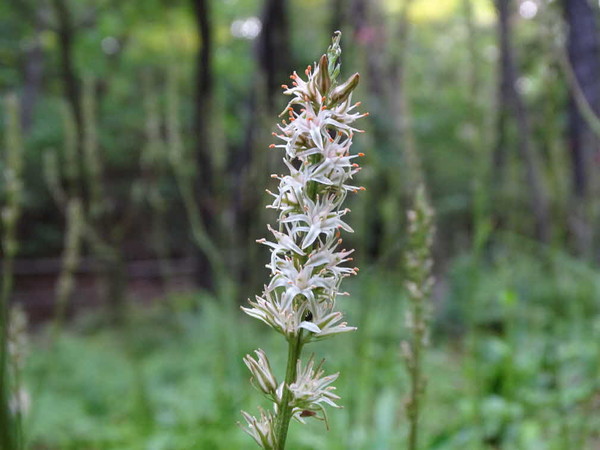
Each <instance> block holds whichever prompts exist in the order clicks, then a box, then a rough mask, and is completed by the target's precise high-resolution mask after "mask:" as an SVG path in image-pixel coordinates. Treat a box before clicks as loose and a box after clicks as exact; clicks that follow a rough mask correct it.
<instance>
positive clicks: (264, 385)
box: [244, 349, 277, 396]
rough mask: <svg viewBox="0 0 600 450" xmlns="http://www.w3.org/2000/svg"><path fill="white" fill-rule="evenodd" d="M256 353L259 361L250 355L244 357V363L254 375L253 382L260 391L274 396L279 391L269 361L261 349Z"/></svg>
mask: <svg viewBox="0 0 600 450" xmlns="http://www.w3.org/2000/svg"><path fill="white" fill-rule="evenodd" d="M254 353H256V356H257V359H254V358H252V356H250V355H246V356H245V357H244V363H245V364H246V367H248V370H250V372H251V373H252V379H251V382H253V381H255V382H256V385H255V386H256V387H257V388H258V389H260V390H261V391H262V392H264V393H265V394H267V395H271V396H272V395H273V394H274V393H275V391H276V390H277V380H276V379H275V375H273V372H272V371H271V365H270V364H269V359H268V358H267V355H265V352H263V351H262V350H261V349H258V350H255V351H254ZM253 384H254V383H253Z"/></svg>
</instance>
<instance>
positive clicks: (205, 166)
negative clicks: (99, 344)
mask: <svg viewBox="0 0 600 450" xmlns="http://www.w3.org/2000/svg"><path fill="white" fill-rule="evenodd" d="M192 6H193V11H194V18H195V20H196V27H197V33H198V37H199V41H200V42H199V48H198V53H197V55H196V76H195V100H194V101H195V113H194V127H193V133H194V135H195V137H196V143H195V155H196V163H197V169H198V176H197V178H196V180H197V181H196V195H197V199H198V202H199V205H198V206H199V209H200V211H201V215H202V220H203V221H204V223H205V226H206V229H207V231H208V233H209V235H210V236H213V237H214V233H215V229H216V225H215V224H216V220H215V217H216V215H217V214H218V205H217V201H216V193H215V192H214V189H213V187H214V173H213V168H214V158H213V155H212V149H213V142H212V139H211V114H212V110H213V101H214V98H213V85H214V78H213V33H212V27H211V3H210V0H192ZM196 257H197V271H196V278H197V282H198V284H199V285H200V286H201V287H204V288H212V287H214V282H213V281H214V280H213V278H214V275H215V274H214V273H212V271H211V268H210V261H209V259H208V258H207V257H206V255H205V254H204V253H203V252H201V251H198V252H197V253H196Z"/></svg>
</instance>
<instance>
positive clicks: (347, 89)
mask: <svg viewBox="0 0 600 450" xmlns="http://www.w3.org/2000/svg"><path fill="white" fill-rule="evenodd" d="M359 79H360V75H359V74H358V73H355V74H354V75H352V76H351V77H350V78H348V80H347V81H346V82H345V83H344V84H342V85H340V86H338V87H336V88H335V89H334V90H333V92H332V93H331V96H330V97H329V102H330V104H338V103H342V102H344V101H346V100H347V99H348V97H349V96H350V94H351V93H352V91H353V90H354V89H355V88H356V86H358V81H359Z"/></svg>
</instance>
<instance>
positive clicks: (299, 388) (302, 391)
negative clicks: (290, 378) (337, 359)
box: [289, 356, 341, 422]
mask: <svg viewBox="0 0 600 450" xmlns="http://www.w3.org/2000/svg"><path fill="white" fill-rule="evenodd" d="M322 365H323V362H321V363H320V364H319V365H318V366H317V367H316V368H315V367H314V358H313V357H312V356H311V357H310V359H309V360H308V362H307V363H306V367H305V368H302V365H301V363H300V361H298V367H297V372H298V375H297V377H296V381H295V382H294V383H292V384H291V385H290V386H289V389H290V391H291V392H292V395H293V398H292V401H291V406H292V407H293V414H294V417H295V418H296V419H297V420H299V421H301V422H303V417H315V418H317V419H322V420H327V416H326V414H325V409H324V408H323V406H324V404H327V405H329V406H332V407H334V408H341V406H339V405H338V404H337V403H336V401H338V400H339V399H340V397H339V396H338V395H336V394H334V392H333V391H335V387H334V386H331V383H333V382H334V381H335V380H337V378H338V376H339V373H334V374H332V375H328V376H325V377H324V376H323V373H324V372H323V370H322V369H321V366H322ZM318 413H321V414H322V416H319V415H318Z"/></svg>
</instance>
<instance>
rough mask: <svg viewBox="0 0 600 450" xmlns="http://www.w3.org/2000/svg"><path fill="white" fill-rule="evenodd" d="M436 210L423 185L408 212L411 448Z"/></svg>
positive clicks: (406, 345) (405, 351) (421, 388)
mask: <svg viewBox="0 0 600 450" xmlns="http://www.w3.org/2000/svg"><path fill="white" fill-rule="evenodd" d="M433 235H434V225H433V210H432V208H431V206H430V204H429V201H428V199H427V194H426V192H425V188H424V186H423V185H422V184H420V185H419V186H418V187H417V189H416V192H415V197H414V206H413V209H411V210H410V211H409V212H408V250H407V252H406V261H405V268H406V291H407V293H408V300H409V307H408V310H407V312H406V326H407V328H408V329H409V330H410V333H411V337H410V340H409V341H404V342H402V355H403V357H404V361H405V363H406V369H407V371H408V375H409V379H410V392H409V397H408V399H407V401H406V404H405V407H406V415H407V417H408V421H409V424H410V428H409V433H408V442H407V448H408V449H409V450H416V449H417V448H418V436H419V419H420V412H421V403H422V398H423V395H424V393H425V386H426V380H425V377H424V374H423V351H424V350H425V347H427V345H428V341H429V320H430V315H431V305H430V302H429V299H430V297H431V288H432V286H433V276H432V275H431V271H432V270H431V269H432V266H433V260H432V258H431V247H432V244H433Z"/></svg>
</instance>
